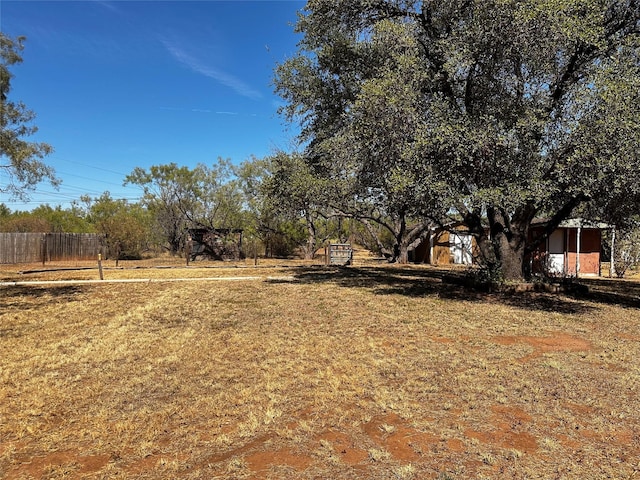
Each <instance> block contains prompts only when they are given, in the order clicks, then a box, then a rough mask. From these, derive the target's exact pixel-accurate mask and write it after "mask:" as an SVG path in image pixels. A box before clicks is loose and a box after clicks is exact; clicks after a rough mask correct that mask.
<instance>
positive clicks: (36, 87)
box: [0, 0, 304, 210]
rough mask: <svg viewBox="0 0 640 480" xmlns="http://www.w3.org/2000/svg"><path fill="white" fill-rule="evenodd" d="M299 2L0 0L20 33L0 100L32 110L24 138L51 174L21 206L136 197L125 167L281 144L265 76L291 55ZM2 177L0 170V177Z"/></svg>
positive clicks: (0, 18)
mask: <svg viewBox="0 0 640 480" xmlns="http://www.w3.org/2000/svg"><path fill="white" fill-rule="evenodd" d="M303 7H304V2H303V1H296V0H282V1H273V0H268V1H267V0H262V1H247V0H235V1H216V0H200V1H124V0H120V1H118V0H112V1H99V0H84V1H30V0H22V1H12V0H2V1H1V2H0V28H1V30H2V32H3V33H6V34H8V35H11V36H17V35H24V36H26V37H27V41H26V42H25V50H24V52H23V63H22V64H20V65H18V66H16V67H14V68H13V70H12V71H13V73H14V75H15V77H14V79H13V83H12V91H11V94H10V97H11V99H12V100H14V101H16V100H20V101H23V102H24V103H25V104H26V105H27V107H28V108H30V109H31V110H33V111H34V112H35V113H36V115H37V117H36V120H35V122H34V123H35V125H37V126H38V128H39V131H38V133H37V134H36V135H35V136H33V137H30V138H31V139H32V140H34V141H43V142H47V143H49V144H50V145H52V146H53V148H54V150H55V151H54V153H53V154H51V155H50V156H48V157H47V158H46V160H45V161H46V163H47V164H49V165H51V166H52V167H53V168H55V170H56V173H57V175H58V176H59V178H61V179H62V182H63V183H62V185H61V187H60V189H59V191H55V190H54V189H53V188H52V187H51V186H50V185H48V184H43V185H41V186H39V187H38V190H37V191H36V192H35V193H34V194H32V195H31V199H30V201H29V202H28V203H25V202H21V201H10V199H9V198H0V202H4V203H5V204H6V205H7V206H8V207H9V208H11V209H12V210H31V209H33V208H34V207H36V206H37V205H39V204H41V203H48V204H49V205H51V206H56V205H62V206H63V208H66V207H68V206H69V202H70V201H71V200H74V199H78V198H79V197H80V195H82V194H89V195H91V196H94V197H97V196H99V195H100V194H101V193H102V192H104V191H107V190H108V191H110V192H111V195H112V196H113V197H114V198H127V199H129V200H130V201H136V200H137V199H138V198H139V196H140V193H141V192H140V189H139V188H137V187H135V186H128V187H123V186H122V182H123V180H124V177H125V176H126V175H127V174H128V173H130V172H131V171H132V170H133V169H134V168H135V167H143V168H148V167H149V166H151V165H159V164H166V163H170V162H175V163H177V164H179V165H187V166H190V167H192V166H195V165H196V164H197V163H205V164H208V165H211V164H213V163H214V162H215V161H216V159H217V158H218V157H223V158H230V159H231V160H232V161H233V162H234V163H240V162H241V161H243V160H245V159H247V158H249V157H250V156H251V155H255V156H256V157H263V156H265V155H269V154H270V153H272V152H273V151H274V150H275V149H278V148H279V149H285V150H290V149H291V148H292V144H293V142H294V140H295V135H296V133H297V131H296V129H295V127H290V126H288V125H286V124H285V123H284V120H283V119H282V118H281V117H280V116H278V114H277V108H278V106H279V105H280V103H281V99H279V98H278V97H277V96H276V95H275V94H274V93H273V86H272V85H271V81H272V78H273V68H274V66H275V64H276V63H277V62H282V61H283V60H284V59H285V58H287V57H290V56H292V55H293V54H294V53H295V51H296V44H297V42H298V41H299V38H298V36H297V35H296V34H294V32H293V27H292V24H293V23H294V22H295V19H296V11H298V10H300V9H302V8H303ZM0 181H1V179H0Z"/></svg>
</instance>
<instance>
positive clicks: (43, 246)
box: [40, 233, 47, 267]
mask: <svg viewBox="0 0 640 480" xmlns="http://www.w3.org/2000/svg"><path fill="white" fill-rule="evenodd" d="M40 253H41V256H42V266H43V267H44V264H45V262H46V260H47V234H46V233H43V234H42V239H41V240H40Z"/></svg>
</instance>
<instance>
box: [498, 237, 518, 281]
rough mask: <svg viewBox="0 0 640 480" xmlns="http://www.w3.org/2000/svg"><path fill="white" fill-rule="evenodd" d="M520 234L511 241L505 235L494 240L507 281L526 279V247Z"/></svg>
mask: <svg viewBox="0 0 640 480" xmlns="http://www.w3.org/2000/svg"><path fill="white" fill-rule="evenodd" d="M524 240H525V239H523V238H522V237H521V235H520V234H515V235H511V240H509V239H508V238H507V235H506V234H504V233H501V234H498V235H497V236H496V238H494V239H493V243H494V248H495V250H496V257H497V260H498V265H499V266H500V272H501V273H502V278H503V279H504V280H506V281H521V280H523V279H524V253H525V245H526V242H525V241H524Z"/></svg>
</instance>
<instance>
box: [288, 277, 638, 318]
mask: <svg viewBox="0 0 640 480" xmlns="http://www.w3.org/2000/svg"><path fill="white" fill-rule="evenodd" d="M462 275H463V272H462V271H460V272H457V273H453V274H452V273H451V272H448V271H445V270H438V269H415V268H410V267H409V268H406V269H403V268H398V267H387V268H384V267H364V268H361V267H353V266H351V267H342V268H333V267H325V268H319V267H316V268H313V267H312V268H301V269H299V270H298V271H297V272H295V273H294V276H295V278H296V280H297V281H301V282H308V283H314V284H315V283H321V282H327V283H332V284H335V285H338V286H341V287H350V288H357V287H360V288H366V289H370V290H372V291H373V293H375V294H377V295H405V296H408V297H426V296H436V297H439V298H444V299H450V300H459V301H467V302H469V301H470V302H484V303H502V304H504V305H509V306H513V307H516V308H521V309H524V310H534V311H547V312H558V313H565V314H581V313H588V312H590V311H593V310H594V309H595V308H596V307H595V306H594V305H593V303H601V304H606V305H618V306H623V307H628V308H640V297H639V296H638V295H640V284H638V283H635V282H615V281H608V282H607V283H606V287H607V288H608V290H604V289H603V288H602V287H600V288H597V286H596V284H595V283H594V282H588V281H585V282H584V283H585V284H587V286H588V287H589V292H588V293H580V294H578V293H575V294H571V293H548V292H531V291H528V292H490V293H487V292H481V291H478V290H476V289H473V288H470V287H466V286H464V285H461V284H458V283H455V282H450V281H449V280H450V279H451V278H452V277H453V278H455V277H458V278H461V277H462ZM629 283H633V285H632V286H630V285H628V284H629Z"/></svg>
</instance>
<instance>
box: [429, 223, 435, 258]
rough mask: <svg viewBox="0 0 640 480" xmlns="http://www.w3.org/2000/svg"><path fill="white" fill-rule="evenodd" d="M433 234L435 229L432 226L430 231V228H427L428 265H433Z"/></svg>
mask: <svg viewBox="0 0 640 480" xmlns="http://www.w3.org/2000/svg"><path fill="white" fill-rule="evenodd" d="M435 236H436V229H435V228H434V229H433V232H432V231H431V228H429V265H435V262H434V261H433V241H434V240H435Z"/></svg>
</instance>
